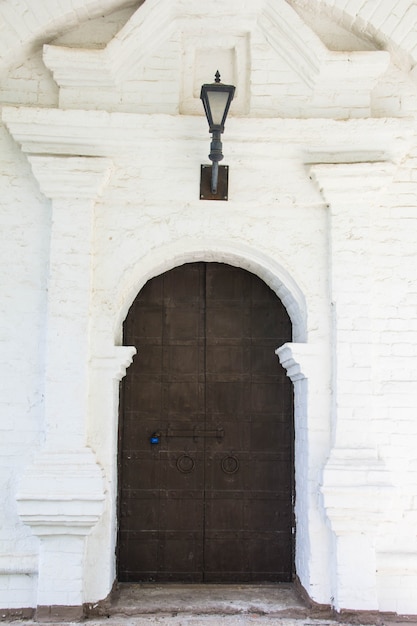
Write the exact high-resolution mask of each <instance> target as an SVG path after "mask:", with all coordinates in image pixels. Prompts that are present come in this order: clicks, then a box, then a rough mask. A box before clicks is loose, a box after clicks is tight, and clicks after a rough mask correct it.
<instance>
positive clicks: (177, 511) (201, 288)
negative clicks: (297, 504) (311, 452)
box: [118, 262, 294, 582]
mask: <svg viewBox="0 0 417 626" xmlns="http://www.w3.org/2000/svg"><path fill="white" fill-rule="evenodd" d="M290 340H291V322H290V319H289V317H288V314H287V312H286V310H285V308H284V306H283V305H282V303H281V302H280V300H279V299H278V298H277V296H276V295H275V294H274V292H273V291H272V290H271V289H270V288H269V287H268V286H267V285H266V284H265V283H264V282H263V281H262V280H260V279H259V278H258V277H257V276H255V275H254V274H251V273H249V272H247V271H245V270H243V269H240V268H236V267H232V266H229V265H225V264H221V263H203V262H201V263H189V264H185V265H182V266H180V267H177V268H175V269H173V270H171V271H168V272H166V273H165V274H162V275H161V276H158V277H156V278H154V279H152V280H150V281H149V282H148V283H147V284H146V285H145V286H144V288H143V289H142V291H141V292H140V293H139V295H138V297H137V298H136V300H135V301H134V303H133V304H132V307H131V308H130V311H129V313H128V315H127V318H126V321H125V324H124V343H125V344H127V345H135V346H136V348H137V350H138V356H137V357H136V359H135V361H134V363H133V365H132V366H131V367H130V368H129V370H128V373H127V376H126V378H125V379H124V382H123V393H122V403H121V420H120V436H119V536H118V579H119V581H132V582H133V581H183V582H249V581H253V582H256V581H290V580H292V577H293V542H294V535H293V525H294V522H293V499H294V497H293V496H294V494H293V490H294V469H293V468H294V462H293V440H294V432H293V431H294V429H293V407H292V396H293V392H292V385H291V382H290V381H289V380H288V378H287V377H286V374H285V371H284V370H283V368H282V367H281V366H280V365H279V362H278V359H277V358H276V356H275V353H274V351H275V349H276V348H277V347H278V346H280V345H282V344H283V343H285V342H287V341H290Z"/></svg>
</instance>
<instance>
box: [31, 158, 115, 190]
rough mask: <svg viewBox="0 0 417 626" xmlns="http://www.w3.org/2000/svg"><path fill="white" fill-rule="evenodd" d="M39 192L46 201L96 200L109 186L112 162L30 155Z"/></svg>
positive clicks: (100, 159) (98, 159)
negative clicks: (49, 199)
mask: <svg viewBox="0 0 417 626" xmlns="http://www.w3.org/2000/svg"><path fill="white" fill-rule="evenodd" d="M28 159H29V162H30V164H31V166H32V171H33V174H34V175H35V178H36V180H37V181H38V183H39V186H40V189H41V191H42V193H43V194H45V196H46V197H47V198H51V199H54V198H71V199H74V198H80V199H94V198H96V197H97V196H98V195H99V194H100V193H101V192H102V191H103V188H104V187H105V186H106V184H107V182H108V180H109V177H110V173H111V169H112V162H111V161H110V159H103V158H94V157H58V156H53V155H52V156H39V155H29V156H28Z"/></svg>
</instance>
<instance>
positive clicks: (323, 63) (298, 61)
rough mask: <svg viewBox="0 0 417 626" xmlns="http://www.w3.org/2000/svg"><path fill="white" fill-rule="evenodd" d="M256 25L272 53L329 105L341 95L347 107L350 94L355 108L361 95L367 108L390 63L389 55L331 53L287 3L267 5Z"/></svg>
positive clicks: (383, 52)
mask: <svg viewBox="0 0 417 626" xmlns="http://www.w3.org/2000/svg"><path fill="white" fill-rule="evenodd" d="M258 24H259V26H260V29H261V31H262V33H263V35H264V37H265V39H266V40H267V41H268V42H269V43H270V45H271V46H272V48H273V49H274V50H275V52H276V53H277V54H278V55H279V56H281V57H282V58H283V59H284V60H285V61H286V62H287V63H288V65H289V66H290V67H291V68H292V70H293V71H294V72H295V73H296V74H297V75H298V76H299V78H300V79H301V80H302V81H303V82H304V84H305V85H306V86H307V87H308V88H309V89H311V90H314V91H315V92H316V93H319V94H320V97H322V96H323V98H324V100H327V99H328V102H332V99H331V95H332V94H333V95H337V94H339V93H340V91H342V92H343V97H344V99H345V105H346V106H347V107H348V106H349V104H348V101H349V97H350V94H352V96H353V97H354V98H356V102H355V105H356V106H357V97H358V92H361V93H362V94H363V106H369V103H370V94H371V90H372V88H373V86H374V85H375V82H376V81H377V79H378V78H379V77H380V76H381V75H382V74H383V73H384V72H385V71H386V70H387V68H388V65H389V63H390V54H389V53H388V52H385V51H381V50H378V51H371V52H332V51H330V50H328V48H326V46H325V45H324V44H323V43H322V41H321V40H320V39H319V37H318V36H317V35H316V34H315V33H314V32H313V31H312V30H311V29H310V28H309V27H308V26H307V25H306V24H305V23H304V21H303V20H302V19H301V17H300V16H299V15H298V14H297V13H296V12H295V11H294V10H293V9H292V7H291V6H289V5H288V4H287V3H286V2H276V0H269V1H268V2H266V4H265V6H264V8H263V9H261V11H260V14H259V18H258ZM324 100H323V101H324Z"/></svg>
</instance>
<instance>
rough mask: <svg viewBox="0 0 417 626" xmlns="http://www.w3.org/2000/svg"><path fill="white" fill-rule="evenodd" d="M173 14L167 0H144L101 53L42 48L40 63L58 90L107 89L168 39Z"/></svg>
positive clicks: (171, 3) (174, 10) (54, 47)
mask: <svg viewBox="0 0 417 626" xmlns="http://www.w3.org/2000/svg"><path fill="white" fill-rule="evenodd" d="M177 11H178V8H177V3H174V2H171V0H146V2H145V3H143V5H142V6H141V7H140V8H139V10H138V11H136V12H135V13H134V14H133V16H132V17H131V18H130V20H129V21H128V22H127V24H126V25H125V26H124V27H123V28H122V29H121V30H120V32H119V33H118V34H117V35H116V36H115V37H114V38H113V39H112V40H111V41H110V42H109V43H108V44H107V46H106V47H105V48H104V49H102V50H97V49H95V50H87V49H82V48H67V47H62V46H51V45H45V46H44V52H43V60H44V63H45V65H46V66H47V67H48V68H49V69H50V70H51V72H52V74H53V77H54V79H55V81H56V82H57V84H58V85H59V86H60V87H66V88H71V87H73V88H77V89H80V88H81V89H82V88H83V87H91V85H94V87H95V88H98V89H99V88H100V87H109V86H110V87H111V86H113V85H116V84H117V83H119V82H120V81H121V80H123V78H124V77H125V76H126V75H127V74H128V73H129V72H130V71H131V68H132V67H139V66H141V65H143V64H144V63H145V60H146V58H147V57H148V56H150V55H152V54H153V53H154V52H155V51H156V50H157V49H158V47H159V46H160V45H161V44H162V43H163V42H164V41H165V40H167V39H168V38H169V36H170V34H171V32H172V30H173V28H174V27H175V20H176V18H177V14H176V12H177Z"/></svg>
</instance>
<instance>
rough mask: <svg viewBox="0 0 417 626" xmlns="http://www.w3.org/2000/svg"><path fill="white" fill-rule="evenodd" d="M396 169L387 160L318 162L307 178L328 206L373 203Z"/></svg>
mask: <svg viewBox="0 0 417 626" xmlns="http://www.w3.org/2000/svg"><path fill="white" fill-rule="evenodd" d="M395 169H396V166H395V165H394V163H391V162H389V161H374V162H367V163H362V162H361V163H317V164H315V165H312V166H311V167H310V178H311V179H312V180H313V181H314V182H315V183H316V185H317V187H318V188H319V190H320V193H321V195H322V197H323V199H324V201H325V202H326V203H327V204H328V205H335V206H337V205H340V206H345V205H353V204H358V203H359V204H361V203H362V204H363V203H366V204H369V203H371V204H374V203H375V201H376V200H377V199H378V198H379V197H380V194H381V193H382V192H383V191H385V190H386V189H387V187H388V186H389V185H390V183H391V181H392V178H393V176H394V172H395Z"/></svg>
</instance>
